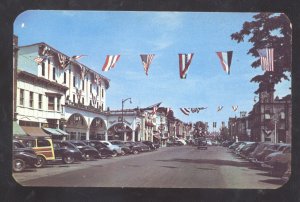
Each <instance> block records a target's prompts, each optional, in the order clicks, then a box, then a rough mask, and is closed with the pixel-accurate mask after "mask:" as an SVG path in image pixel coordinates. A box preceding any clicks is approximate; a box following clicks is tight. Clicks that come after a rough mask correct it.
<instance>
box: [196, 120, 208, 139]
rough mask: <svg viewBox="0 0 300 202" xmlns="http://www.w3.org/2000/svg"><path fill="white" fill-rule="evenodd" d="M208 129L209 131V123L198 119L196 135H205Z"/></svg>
mask: <svg viewBox="0 0 300 202" xmlns="http://www.w3.org/2000/svg"><path fill="white" fill-rule="evenodd" d="M206 131H207V125H206V124H205V123H203V122H202V121H197V122H196V123H195V124H194V135H195V136H196V137H200V136H204V135H205V132H206Z"/></svg>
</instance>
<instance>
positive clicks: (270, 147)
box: [252, 143, 280, 165]
mask: <svg viewBox="0 0 300 202" xmlns="http://www.w3.org/2000/svg"><path fill="white" fill-rule="evenodd" d="M279 146H280V145H279V144H274V143H270V144H267V145H266V147H265V148H264V149H263V150H262V151H261V152H258V153H257V154H256V155H255V156H254V158H253V159H252V162H253V163H255V164H257V165H261V164H262V163H263V161H264V159H265V157H266V156H268V155H269V154H271V153H274V152H276V151H277V149H278V148H279Z"/></svg>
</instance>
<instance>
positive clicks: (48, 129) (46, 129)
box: [43, 128, 62, 135]
mask: <svg viewBox="0 0 300 202" xmlns="http://www.w3.org/2000/svg"><path fill="white" fill-rule="evenodd" d="M43 129H44V130H45V131H46V133H49V134H51V135H62V134H61V133H60V132H58V131H57V130H56V129H54V128H43Z"/></svg>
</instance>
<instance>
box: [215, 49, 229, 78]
mask: <svg viewBox="0 0 300 202" xmlns="http://www.w3.org/2000/svg"><path fill="white" fill-rule="evenodd" d="M232 53H233V51H225V52H217V55H218V57H219V59H220V61H221V65H222V67H223V69H224V71H225V72H226V73H227V74H230V65H231V60H232Z"/></svg>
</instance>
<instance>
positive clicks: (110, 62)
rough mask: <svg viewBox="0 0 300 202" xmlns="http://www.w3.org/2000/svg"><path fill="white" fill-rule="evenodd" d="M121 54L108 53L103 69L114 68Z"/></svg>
mask: <svg viewBox="0 0 300 202" xmlns="http://www.w3.org/2000/svg"><path fill="white" fill-rule="evenodd" d="M119 58H120V55H107V56H106V59H105V63H104V65H103V67H102V71H105V72H106V71H108V70H110V69H111V68H114V66H115V64H116V63H117V61H118V60H119Z"/></svg>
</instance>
